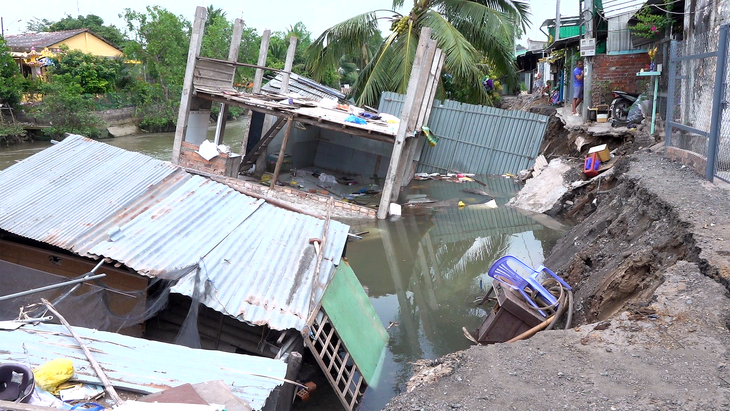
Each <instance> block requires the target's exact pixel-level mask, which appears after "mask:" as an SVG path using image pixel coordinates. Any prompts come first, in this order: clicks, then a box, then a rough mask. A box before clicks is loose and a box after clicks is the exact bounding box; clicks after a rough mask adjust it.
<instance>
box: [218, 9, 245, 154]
mask: <svg viewBox="0 0 730 411" xmlns="http://www.w3.org/2000/svg"><path fill="white" fill-rule="evenodd" d="M241 34H243V20H241V19H236V21H235V22H234V23H233V35H232V37H231V48H230V49H228V61H232V62H237V61H238V51H239V50H240V48H241ZM235 79H236V76H235V72H234V75H233V79H232V80H231V87H233V81H234V80H235ZM227 117H228V105H227V104H224V103H221V110H220V112H219V113H218V123H217V124H216V126H215V140H214V142H215V145H218V144H221V143H222V142H223V134H224V133H225V131H226V120H227Z"/></svg>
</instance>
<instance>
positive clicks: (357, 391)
mask: <svg viewBox="0 0 730 411" xmlns="http://www.w3.org/2000/svg"><path fill="white" fill-rule="evenodd" d="M361 386H362V377H361V378H360V379H359V380H358V381H357V386H356V387H355V394H354V395H353V396H352V402H351V403H350V405H351V406H352V407H353V408H354V407H355V405H356V404H357V397H358V396H359V395H360V387H361ZM348 388H349V386H348Z"/></svg>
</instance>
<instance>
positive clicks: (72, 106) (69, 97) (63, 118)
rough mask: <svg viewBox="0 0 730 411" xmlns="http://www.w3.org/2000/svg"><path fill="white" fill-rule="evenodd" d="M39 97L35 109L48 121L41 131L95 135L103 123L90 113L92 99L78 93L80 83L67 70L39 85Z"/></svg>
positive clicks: (98, 134) (44, 132) (58, 133)
mask: <svg viewBox="0 0 730 411" xmlns="http://www.w3.org/2000/svg"><path fill="white" fill-rule="evenodd" d="M41 92H42V94H43V101H42V102H41V103H40V104H39V105H38V107H37V108H36V110H37V111H38V113H39V114H40V115H42V116H43V117H44V118H45V119H46V120H48V121H49V122H50V123H51V126H50V127H49V128H46V129H44V130H43V134H45V135H47V136H49V137H60V136H63V134H64V133H73V134H80V135H82V136H86V137H99V136H100V135H101V131H102V129H103V126H104V123H103V122H102V120H101V118H99V116H97V115H96V114H94V113H93V111H94V109H95V106H96V105H95V103H94V100H93V99H92V98H90V97H89V96H85V95H83V94H82V87H81V86H80V85H79V84H78V83H76V82H75V81H74V80H73V79H72V78H71V76H70V75H69V74H64V75H55V76H53V77H52V81H51V82H49V83H46V84H44V85H43V86H42V87H41Z"/></svg>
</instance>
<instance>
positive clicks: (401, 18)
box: [307, 0, 529, 106]
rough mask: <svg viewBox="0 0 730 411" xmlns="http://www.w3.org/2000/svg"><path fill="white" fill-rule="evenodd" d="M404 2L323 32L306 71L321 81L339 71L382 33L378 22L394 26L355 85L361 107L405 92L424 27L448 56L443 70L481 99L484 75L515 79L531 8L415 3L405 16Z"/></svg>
mask: <svg viewBox="0 0 730 411" xmlns="http://www.w3.org/2000/svg"><path fill="white" fill-rule="evenodd" d="M403 3H404V0H393V9H392V10H373V11H371V12H367V13H363V14H360V15H357V16H355V17H352V18H350V19H348V20H345V21H343V22H341V23H339V24H336V25H334V26H332V27H330V28H329V29H327V30H325V31H324V33H322V35H321V36H319V38H317V40H315V41H314V42H313V43H312V44H311V46H310V47H309V48H308V49H307V60H308V70H309V72H310V74H311V75H312V77H313V78H315V79H320V78H322V77H323V76H324V73H325V72H326V71H327V70H331V69H333V68H337V64H338V62H339V59H340V57H341V56H342V55H344V54H349V55H360V54H362V53H363V49H362V46H363V45H364V44H367V43H368V40H369V39H370V38H372V37H373V36H375V35H376V33H378V21H379V20H386V21H390V22H391V27H390V34H389V35H388V36H387V37H386V38H385V39H384V40H383V41H382V43H381V44H380V47H379V49H378V50H377V52H376V53H375V55H374V56H373V58H372V59H370V60H369V62H368V64H367V65H366V66H365V68H364V69H362V70H361V71H360V75H359V76H358V81H357V82H356V83H355V85H354V87H353V91H354V93H355V96H356V97H357V102H358V104H367V105H371V106H372V105H377V104H378V100H379V99H380V94H381V93H382V92H384V91H395V92H398V93H405V92H406V87H407V85H408V78H409V77H410V72H411V67H412V65H413V59H414V57H415V53H416V46H417V44H418V40H419V35H420V32H421V28H422V27H430V28H431V36H432V37H433V38H434V40H436V41H437V42H438V47H440V48H441V49H442V50H443V51H444V53H445V55H446V61H445V65H444V66H445V67H444V70H445V72H447V73H450V74H451V75H453V76H454V78H455V80H456V81H459V82H461V83H462V84H463V85H464V86H465V87H468V88H469V89H470V90H471V92H472V93H474V95H479V96H480V98H478V99H477V100H480V101H486V100H487V96H486V93H485V92H484V90H483V88H482V87H481V84H480V79H481V77H482V75H483V73H484V72H485V71H486V70H485V67H484V65H483V64H481V62H482V61H483V60H485V61H486V62H487V64H488V66H489V67H490V68H492V69H493V71H497V72H499V73H501V74H502V75H506V76H514V73H515V67H514V63H513V60H514V55H513V44H514V36H515V34H516V33H517V32H518V30H519V29H524V28H525V27H526V25H527V24H528V22H529V20H528V17H529V12H528V7H529V6H528V5H527V3H526V2H525V1H523V0H414V2H413V3H414V4H413V8H412V9H411V10H410V12H408V13H407V14H401V13H400V12H398V11H397V9H400V8H401V7H402V6H403Z"/></svg>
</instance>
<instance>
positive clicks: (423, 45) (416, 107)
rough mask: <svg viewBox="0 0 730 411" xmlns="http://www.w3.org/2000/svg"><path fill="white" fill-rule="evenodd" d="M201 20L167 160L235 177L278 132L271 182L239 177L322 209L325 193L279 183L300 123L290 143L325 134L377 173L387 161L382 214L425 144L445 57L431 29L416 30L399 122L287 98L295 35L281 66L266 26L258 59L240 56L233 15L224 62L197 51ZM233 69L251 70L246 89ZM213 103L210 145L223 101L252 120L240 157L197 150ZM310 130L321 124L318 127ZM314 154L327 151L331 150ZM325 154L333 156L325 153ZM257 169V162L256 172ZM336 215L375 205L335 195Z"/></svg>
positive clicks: (221, 127)
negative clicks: (270, 77)
mask: <svg viewBox="0 0 730 411" xmlns="http://www.w3.org/2000/svg"><path fill="white" fill-rule="evenodd" d="M205 20H206V9H205V8H203V7H198V8H197V10H196V14H195V21H194V24H193V32H192V36H191V41H190V49H189V52H188V62H187V69H186V74H185V79H184V85H183V92H182V97H181V103H180V113H179V116H178V122H177V128H176V131H175V145H174V147H173V154H172V163H174V164H180V165H181V166H183V167H186V168H188V169H194V170H203V171H205V172H210V173H213V174H218V175H225V176H229V177H233V178H237V177H238V176H239V174H240V173H241V172H243V171H245V170H249V169H250V168H251V166H252V165H254V164H259V165H261V164H262V160H263V159H264V158H265V157H266V155H267V153H268V151H267V149H268V147H269V145H270V144H271V142H272V141H273V140H274V138H276V137H277V135H279V134H281V133H283V134H282V136H281V137H280V138H281V143H280V148H279V154H278V156H277V157H276V165H275V168H274V172H273V177H272V178H271V181H270V186H269V188H268V189H264V188H263V187H262V186H261V185H260V184H259V182H258V181H257V180H248V181H244V180H241V183H240V184H242V185H243V186H244V187H245V188H246V189H247V190H250V191H255V192H258V193H262V194H265V195H267V196H271V197H274V198H278V199H280V200H285V201H288V202H293V203H297V204H302V205H303V206H304V207H305V208H307V209H310V210H320V212H321V211H322V207H323V203H325V202H326V201H327V200H326V198H322V197H321V193H317V192H314V193H312V192H307V191H299V190H297V189H295V188H291V187H278V186H277V182H278V179H279V175H280V173H281V170H282V166H283V163H284V161H285V157H286V156H285V155H286V153H287V152H288V151H287V145H288V143H289V141H290V139H291V138H292V130H293V129H295V128H301V129H303V131H304V132H303V133H299V134H300V136H299V137H295V138H296V139H297V141H294V142H293V143H297V144H298V145H299V147H301V148H304V147H307V146H309V147H312V146H313V145H314V144H312V143H315V142H316V140H317V139H326V140H327V141H329V142H330V143H332V145H334V146H337V147H344V148H347V149H349V150H351V151H353V152H357V153H358V154H360V153H369V154H371V155H370V156H368V158H367V160H366V161H363V162H359V164H354V165H355V166H360V167H369V168H370V169H372V170H374V173H375V174H377V173H378V172H379V171H382V168H384V167H385V166H384V164H385V163H386V162H387V163H388V166H387V172H386V176H385V179H384V182H383V184H382V193H381V196H380V199H379V208H378V212H377V216H378V218H381V219H382V218H385V217H386V216H387V209H388V206H389V204H390V203H391V202H392V201H394V200H395V199H396V198H397V196H398V194H399V193H400V190H401V188H402V187H404V186H406V185H407V184H408V182H409V181H410V177H412V176H413V168H414V159H415V157H416V153H417V152H418V147H422V146H423V144H424V142H425V137H422V135H423V134H422V133H421V126H422V125H423V124H424V123H425V120H426V119H427V118H428V117H429V113H430V108H431V106H432V104H433V99H434V96H435V93H436V88H437V85H438V82H439V79H440V73H441V68H442V67H443V63H444V59H445V55H444V54H443V53H442V52H441V49H439V48H437V47H436V41H435V40H431V38H430V37H431V36H430V29H428V28H424V29H423V31H422V33H421V36H420V40H419V44H418V47H417V51H416V55H415V58H414V63H413V70H412V71H411V75H410V80H409V85H408V93H407V98H406V102H405V104H404V107H403V110H402V112H401V115H400V116H399V121H396V122H395V124H393V123H388V122H386V121H379V120H374V121H367V120H362V121H358V122H351V121H350V120H348V118H349V117H353V114H355V113H353V112H350V111H349V110H357V111H362V109H360V108H355V107H352V106H349V105H348V109H338V108H337V107H336V106H330V105H322V104H318V102H317V101H314V102H313V100H311V99H308V100H306V101H304V100H302V98H301V96H300V98H292V97H294V96H296V95H297V94H296V93H295V94H292V95H290V94H289V84H290V79H291V77H292V72H291V69H292V63H293V59H294V51H295V49H296V38H295V37H292V38H291V39H290V45H289V52H288V54H287V60H286V63H285V67H284V69H283V70H279V69H274V68H270V67H265V66H264V64H265V62H266V55H267V53H268V39H269V36H270V34H271V33H270V31H269V30H266V31H265V32H264V35H263V36H262V43H261V50H260V54H259V59H258V64H256V65H252V64H246V63H240V62H238V55H239V47H240V41H241V36H240V35H238V34H236V33H240V32H241V30H242V24H243V22H242V21H241V20H240V19H237V20H236V21H235V24H234V35H233V40H232V42H231V45H230V50H229V58H228V60H218V59H212V58H207V57H202V56H200V49H201V44H202V37H203V28H204V25H205ZM238 67H253V68H256V76H255V78H254V82H253V89H252V91H251V92H245V91H240V90H237V89H236V88H234V79H235V76H236V69H237V68H238ZM264 71H273V72H277V73H281V80H280V81H279V84H278V92H275V93H272V92H271V91H269V92H268V93H265V92H264V90H262V86H263V75H264ZM304 81H306V80H304ZM330 94H331V93H330ZM213 102H216V103H222V105H221V110H220V113H221V115H220V116H219V119H218V125H217V129H216V136H215V139H214V141H213V143H214V144H215V146H219V145H221V144H222V143H223V142H224V137H225V124H226V113H227V110H228V106H238V107H242V108H244V109H246V110H249V116H248V120H247V121H248V122H249V125H248V127H247V128H246V130H245V131H244V133H243V136H242V138H241V143H242V144H241V147H242V149H241V154H240V155H239V154H238V153H214V154H216V156H215V157H214V158H209V159H206V158H205V157H202V156H201V151H200V150H201V147H202V145H203V143H204V142H205V139H206V133H205V131H206V130H207V124H208V119H209V118H210V110H211V107H212V104H213ZM357 114H359V113H357ZM358 123H360V124H358ZM363 123H364V124H363ZM295 124H296V125H297V126H296V127H295ZM315 129H316V130H321V131H322V133H320V132H319V131H315ZM378 143H381V144H378ZM382 143H385V145H383V144H382ZM324 146H325V145H323V147H324ZM319 154H320V155H324V156H327V154H330V153H319ZM317 155H318V154H317V153H312V154H311V155H310V157H313V156H314V157H316V156H317ZM330 157H334V156H331V155H330ZM387 157H390V158H389V160H385V158H387ZM357 158H358V159H360V158H362V157H360V156H358V157H357ZM381 159H383V166H381V161H380V160H381ZM356 163H357V162H356ZM381 167H382V168H381ZM260 168H261V167H258V169H259V170H260ZM342 171H345V172H348V171H356V170H353V169H345V170H342ZM315 191H316V190H315ZM335 213H336V214H335V215H337V216H341V217H354V218H362V217H375V214H376V213H375V210H374V208H368V207H362V206H359V205H357V204H352V203H349V202H344V201H341V200H337V201H335Z"/></svg>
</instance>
